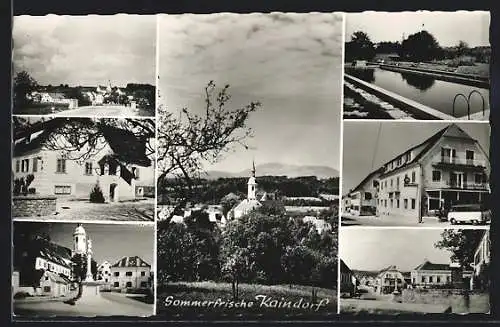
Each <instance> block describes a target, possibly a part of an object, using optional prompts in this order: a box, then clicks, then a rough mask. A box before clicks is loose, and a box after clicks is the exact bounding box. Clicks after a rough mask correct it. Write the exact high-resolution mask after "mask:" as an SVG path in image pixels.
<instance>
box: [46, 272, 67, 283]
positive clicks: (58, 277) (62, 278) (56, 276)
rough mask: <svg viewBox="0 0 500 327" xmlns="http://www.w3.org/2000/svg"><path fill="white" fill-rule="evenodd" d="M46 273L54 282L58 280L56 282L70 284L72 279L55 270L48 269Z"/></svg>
mask: <svg viewBox="0 0 500 327" xmlns="http://www.w3.org/2000/svg"><path fill="white" fill-rule="evenodd" d="M45 274H46V275H47V277H49V278H50V280H51V281H53V282H56V283H62V284H70V283H71V281H70V280H69V279H68V278H67V277H65V276H63V275H60V274H56V273H55V272H52V271H48V270H47V271H46V272H45Z"/></svg>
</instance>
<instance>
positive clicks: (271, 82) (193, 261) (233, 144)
mask: <svg viewBox="0 0 500 327" xmlns="http://www.w3.org/2000/svg"><path fill="white" fill-rule="evenodd" d="M159 19H160V21H159V45H158V46H159V52H160V55H159V86H158V91H159V95H160V98H159V100H158V102H159V110H158V113H157V119H158V122H157V124H158V149H157V152H158V208H157V210H158V233H157V253H158V289H157V314H158V315H159V316H166V317H169V318H170V319H175V320H177V319H179V320H186V319H187V320H191V319H204V320H212V319H238V320H239V319H245V320H248V319H270V318H274V319H292V318H293V319H328V318H329V317H334V316H335V315H336V314H337V271H338V269H337V267H338V266H337V230H338V221H339V220H338V209H339V208H338V206H339V173H338V171H339V166H340V136H341V129H340V122H341V100H340V99H341V87H342V82H341V79H342V35H343V34H342V28H343V24H342V14H337V13H311V14H288V13H287V14H284V13H271V14H248V15H238V14H213V15H188V14H186V15H177V16H175V15H168V16H165V15H162V16H160V18H159ZM173 44H175V45H176V46H172V45H173Z"/></svg>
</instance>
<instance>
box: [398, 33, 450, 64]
mask: <svg viewBox="0 0 500 327" xmlns="http://www.w3.org/2000/svg"><path fill="white" fill-rule="evenodd" d="M441 51H442V49H441V47H440V46H439V43H438V42H437V40H436V38H435V37H434V36H433V35H432V34H430V33H429V32H427V31H420V32H418V33H415V34H411V35H410V36H408V38H407V39H405V40H404V41H403V42H402V44H401V52H402V55H403V56H406V57H408V58H409V59H411V60H414V61H430V60H434V59H436V58H438V56H439V55H440V53H441Z"/></svg>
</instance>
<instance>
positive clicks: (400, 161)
mask: <svg viewBox="0 0 500 327" xmlns="http://www.w3.org/2000/svg"><path fill="white" fill-rule="evenodd" d="M402 161H403V160H402V158H401V157H399V158H398V166H400V165H401V163H402Z"/></svg>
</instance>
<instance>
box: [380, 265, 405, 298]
mask: <svg viewBox="0 0 500 327" xmlns="http://www.w3.org/2000/svg"><path fill="white" fill-rule="evenodd" d="M404 286H405V278H404V276H403V273H402V272H401V271H399V270H398V269H397V268H396V266H389V267H387V268H385V269H382V270H381V271H380V272H379V274H378V275H377V277H376V279H375V287H376V291H377V293H379V294H390V293H392V292H394V291H399V292H401V290H402V289H403V288H404Z"/></svg>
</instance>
